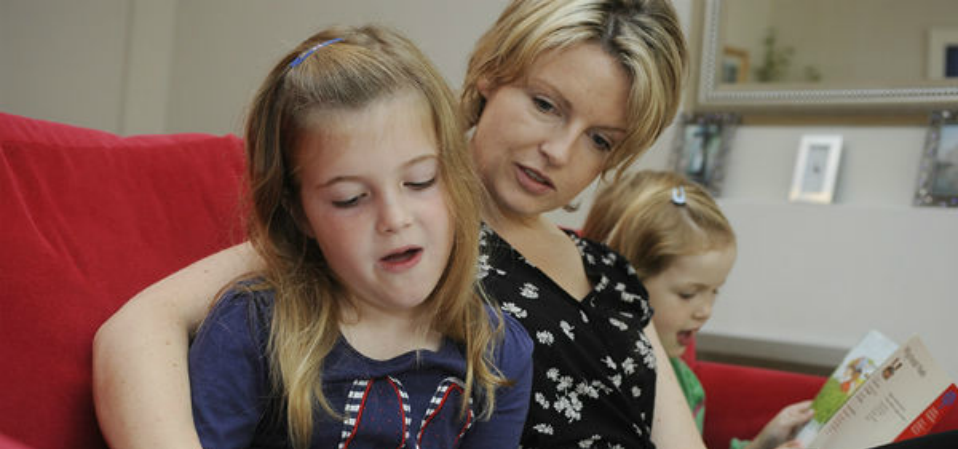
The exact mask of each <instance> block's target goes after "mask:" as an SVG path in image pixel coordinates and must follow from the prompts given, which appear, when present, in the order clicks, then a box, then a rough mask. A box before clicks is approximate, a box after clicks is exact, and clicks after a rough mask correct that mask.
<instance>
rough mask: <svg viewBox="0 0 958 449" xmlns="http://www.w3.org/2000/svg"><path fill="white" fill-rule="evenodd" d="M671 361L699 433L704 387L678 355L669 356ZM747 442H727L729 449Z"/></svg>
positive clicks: (703, 409)
mask: <svg viewBox="0 0 958 449" xmlns="http://www.w3.org/2000/svg"><path fill="white" fill-rule="evenodd" d="M669 361H670V362H672V371H675V377H676V378H677V379H678V381H679V388H681V389H682V393H683V394H684V395H685V400H686V401H688V403H689V409H690V410H692V417H694V418H695V425H696V427H698V428H699V433H702V429H703V427H704V426H705V389H704V388H702V382H699V378H698V377H697V376H696V375H695V373H693V372H692V369H691V368H689V366H688V365H686V364H685V361H683V360H682V359H680V358H678V357H670V358H669ZM747 444H748V440H740V439H738V438H732V441H730V442H729V448H730V449H743V448H744V447H745V446H746V445H747Z"/></svg>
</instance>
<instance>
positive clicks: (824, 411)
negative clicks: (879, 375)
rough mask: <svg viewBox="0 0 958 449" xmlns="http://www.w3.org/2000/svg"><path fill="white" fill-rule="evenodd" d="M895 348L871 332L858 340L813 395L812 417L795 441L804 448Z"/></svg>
mask: <svg viewBox="0 0 958 449" xmlns="http://www.w3.org/2000/svg"><path fill="white" fill-rule="evenodd" d="M896 349H898V344H897V343H895V342H894V341H892V340H891V339H890V338H888V337H886V336H885V335H884V334H882V333H881V332H878V331H875V330H872V331H869V332H868V333H867V334H865V336H864V337H862V339H861V341H859V342H858V344H856V345H855V346H854V347H853V348H852V349H851V350H849V351H848V353H847V354H845V358H844V359H842V363H840V364H839V365H838V366H837V367H836V368H835V371H834V372H832V375H831V376H829V378H828V380H827V381H825V385H824V386H822V389H821V390H820V391H819V392H818V394H817V395H815V399H814V400H813V401H812V409H813V410H815V416H814V417H813V418H812V420H811V421H809V422H808V424H806V425H805V427H803V428H802V430H801V431H799V433H798V436H797V437H796V439H798V440H799V441H800V442H801V443H802V444H803V445H804V446H805V447H807V446H808V445H809V444H810V443H811V442H812V440H814V439H815V436H816V435H818V432H819V431H821V429H822V427H823V426H824V425H825V424H826V423H827V422H828V420H829V419H831V417H832V415H834V414H835V413H836V412H837V411H838V410H839V409H840V408H841V406H842V405H844V404H845V401H847V400H848V398H850V397H852V395H854V394H855V391H856V390H857V389H858V387H860V386H861V385H863V384H864V383H865V380H866V379H868V376H870V375H871V374H872V373H873V372H874V371H875V370H876V369H878V366H879V365H881V364H882V363H883V362H884V361H885V359H887V358H888V356H890V355H891V354H892V353H894V352H895V350H896Z"/></svg>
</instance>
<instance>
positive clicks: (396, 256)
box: [382, 248, 422, 264]
mask: <svg viewBox="0 0 958 449" xmlns="http://www.w3.org/2000/svg"><path fill="white" fill-rule="evenodd" d="M419 254H422V248H409V249H407V250H404V251H399V252H395V253H392V254H390V255H388V256H386V257H383V258H382V261H383V262H386V263H388V264H401V263H404V262H408V261H410V260H413V259H415V258H416V256H418V255H419Z"/></svg>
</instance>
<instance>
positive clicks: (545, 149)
mask: <svg viewBox="0 0 958 449" xmlns="http://www.w3.org/2000/svg"><path fill="white" fill-rule="evenodd" d="M577 136H578V133H577V132H576V131H575V130H573V129H571V127H568V126H566V127H562V128H558V127H557V128H556V129H555V130H554V131H553V132H552V133H550V135H549V136H548V137H546V138H545V139H544V140H543V141H542V143H540V144H539V152H540V153H542V154H543V155H544V156H545V158H546V160H547V161H548V162H549V164H550V165H556V166H561V165H565V164H567V163H568V162H569V161H570V160H571V159H572V155H573V153H574V152H575V142H576V138H577Z"/></svg>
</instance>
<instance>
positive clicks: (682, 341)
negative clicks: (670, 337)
mask: <svg viewBox="0 0 958 449" xmlns="http://www.w3.org/2000/svg"><path fill="white" fill-rule="evenodd" d="M694 336H695V331H690V330H689V331H679V333H678V334H676V339H677V340H678V342H679V345H682V346H688V345H690V344H692V338H693V337H694Z"/></svg>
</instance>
